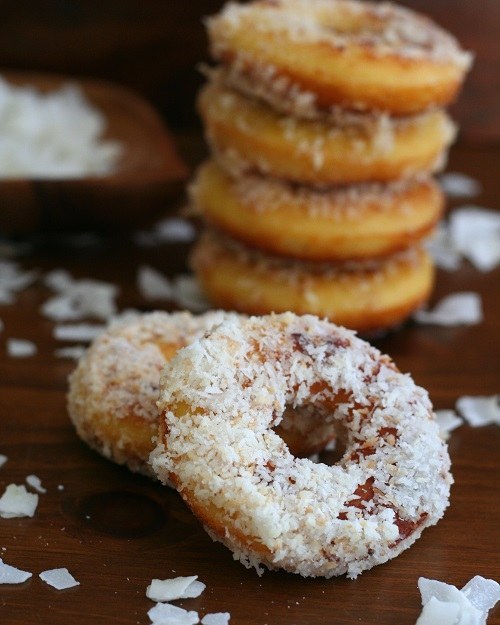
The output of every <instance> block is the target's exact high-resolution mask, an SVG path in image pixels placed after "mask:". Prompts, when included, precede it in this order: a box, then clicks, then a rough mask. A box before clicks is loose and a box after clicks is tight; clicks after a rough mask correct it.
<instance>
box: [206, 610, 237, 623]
mask: <svg viewBox="0 0 500 625" xmlns="http://www.w3.org/2000/svg"><path fill="white" fill-rule="evenodd" d="M230 618H231V615H230V614H229V612H214V613H213V614H205V616H204V617H203V618H202V619H201V625H229V620H230Z"/></svg>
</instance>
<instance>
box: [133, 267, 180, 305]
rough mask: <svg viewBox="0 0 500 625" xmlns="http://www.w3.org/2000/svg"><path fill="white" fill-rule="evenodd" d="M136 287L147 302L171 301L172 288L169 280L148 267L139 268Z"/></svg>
mask: <svg viewBox="0 0 500 625" xmlns="http://www.w3.org/2000/svg"><path fill="white" fill-rule="evenodd" d="M137 287H138V289H139V292H140V293H141V295H142V297H144V298H145V299H147V300H164V299H166V300H171V299H173V286H172V283H171V281H170V280H169V278H167V276H165V275H163V274H162V273H161V272H159V271H158V270H157V269H154V268H153V267H149V266H148V265H142V266H141V267H139V270H138V272H137Z"/></svg>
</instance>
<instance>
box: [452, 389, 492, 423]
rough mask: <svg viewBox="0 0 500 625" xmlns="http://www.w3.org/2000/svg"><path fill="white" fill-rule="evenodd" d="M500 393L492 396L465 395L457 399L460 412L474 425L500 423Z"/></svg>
mask: <svg viewBox="0 0 500 625" xmlns="http://www.w3.org/2000/svg"><path fill="white" fill-rule="evenodd" d="M499 400H500V395H492V396H491V397H481V396H476V397H474V396H470V395H464V396H463V397H460V398H459V399H458V400H457V403H456V408H457V410H458V412H459V414H460V415H461V416H462V417H463V418H464V419H465V420H466V421H467V423H468V424H469V425H471V426H472V427H480V426H483V425H490V424H497V425H500V402H499Z"/></svg>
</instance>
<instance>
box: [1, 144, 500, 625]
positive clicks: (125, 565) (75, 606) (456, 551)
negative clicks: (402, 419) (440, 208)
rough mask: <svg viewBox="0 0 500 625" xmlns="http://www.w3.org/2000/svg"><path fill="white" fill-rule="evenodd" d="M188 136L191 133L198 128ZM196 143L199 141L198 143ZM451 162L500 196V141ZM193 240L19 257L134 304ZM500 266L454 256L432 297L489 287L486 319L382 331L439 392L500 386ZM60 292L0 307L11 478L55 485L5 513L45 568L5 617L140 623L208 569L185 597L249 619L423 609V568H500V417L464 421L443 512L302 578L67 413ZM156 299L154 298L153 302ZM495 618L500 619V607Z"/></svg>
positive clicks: (448, 397)
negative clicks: (56, 313) (143, 280)
mask: <svg viewBox="0 0 500 625" xmlns="http://www.w3.org/2000/svg"><path fill="white" fill-rule="evenodd" d="M186 145H187V144H186ZM184 147H186V146H184ZM450 169H452V170H458V171H462V172H465V173H468V174H470V175H472V176H473V177H475V178H477V179H479V180H480V181H481V182H482V184H483V187H484V192H483V195H482V197H479V198H478V199H477V203H479V204H483V205H485V206H488V207H498V206H499V202H500V185H499V179H500V176H499V174H498V172H499V171H500V149H498V148H494V147H490V148H485V149H480V148H465V147H462V148H456V149H455V150H454V151H453V154H452V159H451V164H450ZM188 247H189V246H188V245H180V244H175V245H164V246H162V247H160V248H139V247H137V246H135V245H134V243H133V242H132V238H131V237H130V236H129V235H128V234H123V235H121V236H120V237H116V238H114V239H112V238H105V239H103V240H102V241H101V243H100V244H97V245H93V246H89V247H84V248H81V249H79V250H78V252H77V253H75V250H74V248H72V247H69V246H67V245H64V244H63V243H62V242H61V241H60V240H57V239H52V240H51V241H45V242H44V243H43V244H39V245H37V246H36V248H35V249H34V251H33V252H32V253H30V254H28V255H26V256H25V257H23V258H22V259H20V262H21V264H22V266H23V267H24V268H26V269H29V268H37V269H38V270H39V271H40V272H41V274H43V273H44V272H47V271H48V270H50V269H54V268H61V267H64V268H65V269H67V270H68V271H69V272H71V274H72V275H73V276H74V277H76V278H83V277H92V278H95V279H99V280H106V281H111V282H114V283H116V284H118V285H119V286H120V289H121V290H120V296H119V298H118V304H119V307H120V309H124V308H128V307H134V308H138V309H140V310H149V309H151V307H152V305H151V303H148V302H146V301H144V300H143V299H142V298H141V296H140V294H139V291H138V289H137V286H136V281H135V280H136V271H137V268H138V266H139V265H141V264H149V265H152V266H154V267H156V268H158V269H159V270H161V271H164V272H166V273H168V274H170V275H173V274H175V273H178V272H181V271H185V270H186V266H185V262H186V252H187V250H188ZM499 278H500V270H499V269H497V270H495V271H492V272H489V273H484V274H483V273H479V272H478V271H476V270H475V269H473V268H472V267H471V266H469V265H467V264H465V265H464V266H463V268H462V269H460V270H459V271H456V272H450V273H449V272H439V275H438V281H437V286H436V290H435V293H434V297H433V301H436V300H438V299H439V298H440V297H442V296H444V295H445V294H448V293H452V292H456V291H462V290H473V291H477V292H479V293H480V294H481V296H482V298H483V303H484V312H485V320H484V322H483V323H481V324H480V325H477V326H472V327H457V328H438V327H435V326H417V325H414V324H412V323H410V324H408V325H406V326H405V327H404V328H402V329H400V330H399V331H397V332H395V333H393V334H390V335H389V336H387V337H385V338H384V339H381V340H379V341H377V345H378V346H379V347H380V348H381V349H382V350H384V351H387V352H388V353H389V354H390V355H391V356H393V357H394V359H395V360H396V362H397V363H398V365H399V366H400V368H402V369H403V370H405V371H410V372H411V373H412V374H413V376H414V378H415V380H416V381H417V383H419V384H421V385H423V386H424V387H426V388H427V389H428V390H429V391H430V395H431V397H432V399H433V401H434V404H435V407H436V408H439V409H441V408H452V407H453V406H454V403H455V400H456V399H457V398H458V397H459V396H460V395H463V394H471V395H491V394H493V393H497V392H498V391H499V390H500V384H499V383H500V364H499V356H498V353H499V339H500V317H499V315H498V310H499V309H500V290H499V288H498V286H499ZM49 294H50V292H49V291H48V290H47V288H46V287H44V286H43V284H42V281H41V280H39V281H38V282H37V283H35V284H34V285H33V286H31V287H29V288H27V289H26V290H24V291H23V292H22V293H20V294H19V296H18V298H17V301H16V303H15V304H13V305H11V306H1V307H0V318H1V319H2V320H3V321H4V324H5V328H4V330H3V332H2V333H1V334H0V453H2V454H5V455H6V456H8V461H7V463H6V464H5V465H4V466H3V467H2V468H1V469H0V491H1V492H3V490H4V488H5V486H6V485H7V484H10V483H12V482H14V483H16V484H22V483H24V481H25V477H26V476H27V475H29V474H36V475H37V476H38V477H40V479H41V480H42V484H43V485H44V486H45V487H46V488H47V493H46V494H42V495H40V502H39V506H38V509H37V511H36V513H35V516H34V517H33V518H29V519H11V520H6V519H0V549H1V551H0V557H2V558H3V559H4V561H5V562H7V563H9V564H11V565H14V566H17V567H19V568H21V569H24V570H28V571H32V572H33V573H34V575H33V577H32V578H31V579H30V580H29V581H27V582H26V583H24V584H22V585H19V586H0V622H1V623H2V625H35V624H36V625H38V624H41V623H45V624H50V625H68V624H71V625H83V624H90V623H92V625H98V624H101V623H102V624H103V625H104V624H105V625H109V624H110V623H113V624H117V625H118V624H123V625H135V624H136V623H137V624H141V625H142V624H146V623H148V622H149V620H148V617H147V611H148V609H149V608H151V607H152V605H153V603H152V602H151V601H149V600H148V599H147V598H146V596H145V590H146V586H147V585H148V583H149V582H150V580H151V579H152V578H168V577H174V576H176V575H193V574H195V575H198V576H199V579H200V580H202V581H203V582H204V583H206V585H207V588H206V590H205V592H204V593H203V595H202V596H201V597H199V598H198V599H192V600H185V601H183V602H180V603H181V605H183V606H184V607H187V608H189V609H194V610H197V611H199V612H200V615H203V614H205V613H207V612H217V611H223V612H225V611H228V612H230V613H231V623H232V624H235V625H266V624H267V625H294V624H295V625H323V624H330V623H331V624H335V625H355V624H358V623H363V624H364V625H369V624H372V623H373V624H375V623H377V624H378V625H382V624H383V625H389V624H392V625H413V624H414V623H415V620H416V618H417V616H418V614H419V612H420V609H421V607H420V595H419V592H418V590H417V579H418V577H419V576H425V577H429V578H434V579H439V580H443V581H446V582H448V583H451V584H454V585H456V586H458V587H461V586H462V585H464V584H465V583H466V582H467V581H468V580H469V579H470V578H471V577H472V576H474V575H476V574H479V575H483V576H484V577H490V578H496V579H500V564H499V562H500V561H499V557H498V556H499V553H498V547H499V539H498V518H499V517H500V499H499V491H500V488H499V483H500V479H499V478H500V475H499V471H498V450H499V442H500V429H499V428H498V427H497V426H489V427H482V428H475V429H473V428H471V427H468V426H466V425H464V426H462V427H460V428H459V429H458V430H456V431H455V432H453V434H452V437H451V440H450V443H449V446H450V453H451V457H452V462H453V473H454V477H455V485H454V487H453V490H452V498H451V506H450V508H449V510H448V511H447V513H446V515H445V517H444V519H443V520H442V521H441V522H440V523H439V524H438V525H437V526H436V527H433V528H430V529H427V530H426V531H425V532H424V534H423V536H422V538H421V539H420V540H419V541H417V543H416V544H415V545H414V546H413V547H411V548H410V549H409V550H407V551H406V552H404V553H403V554H402V555H401V556H399V557H398V558H396V559H395V560H393V561H391V562H389V563H387V564H384V565H382V566H378V567H376V568H375V569H372V570H371V571H368V572H365V573H363V574H362V575H361V576H360V577H359V578H358V579H357V580H355V581H350V580H346V579H345V578H339V579H332V580H323V579H316V580H313V579H303V578H300V577H298V576H294V575H291V574H285V573H279V572H266V573H265V574H264V575H263V576H262V577H258V576H257V575H256V573H255V571H253V570H246V569H245V568H244V567H243V566H242V565H241V564H239V563H237V562H235V561H233V559H232V556H231V553H230V552H229V551H228V550H227V549H226V548H224V547H223V546H221V545H219V544H217V543H213V542H212V541H211V539H210V538H209V537H208V536H207V535H206V534H205V532H204V531H203V529H202V528H201V527H200V525H199V523H198V522H197V521H196V519H195V518H194V517H193V516H192V515H191V513H190V512H189V511H188V510H187V509H186V507H185V506H184V504H183V503H182V501H181V500H180V497H179V496H178V495H177V494H176V493H175V492H173V491H171V490H169V489H167V488H164V487H161V486H160V485H158V484H156V483H154V482H152V481H149V480H148V479H146V478H143V477H140V476H137V475H132V474H130V473H129V472H128V471H127V470H126V469H124V468H121V467H118V466H115V465H113V464H110V463H108V462H107V461H106V460H104V459H102V458H101V457H99V456H98V455H97V454H95V453H94V452H92V451H91V450H90V449H88V448H87V447H86V446H85V445H84V444H83V443H81V442H80V440H79V439H78V438H77V437H76V435H75V433H74V431H73V428H72V426H71V424H70V422H69V420H68V417H67V413H66V403H65V393H66V389H67V381H66V380H67V376H68V374H69V373H70V371H71V370H72V368H73V367H74V363H73V362H72V361H69V360H62V359H60V358H56V357H55V355H54V350H55V349H56V348H57V347H60V346H61V344H60V342H57V341H56V340H55V339H54V338H53V336H52V331H53V327H54V323H53V322H52V321H50V320H48V319H46V318H45V317H43V316H42V315H41V314H40V312H39V307H40V305H41V304H42V303H43V302H44V301H45V300H46V299H47V298H48V296H49ZM153 306H154V305H153ZM8 337H22V338H26V339H30V340H33V341H34V342H35V343H36V344H37V346H38V353H37V354H36V355H35V356H33V357H30V358H25V359H14V358H11V357H9V356H7V355H6V350H5V341H6V339H7V338H8ZM56 567H67V568H68V569H69V570H70V571H71V573H72V574H73V575H74V576H75V577H76V578H77V579H78V580H79V581H80V585H79V586H77V587H76V588H73V589H69V590H65V591H56V590H54V589H53V588H51V587H49V586H47V585H46V584H44V583H43V582H42V581H41V580H40V579H38V576H37V573H38V572H40V571H42V570H44V569H50V568H56ZM488 623H489V625H495V624H496V625H498V624H499V623H500V610H499V609H497V610H496V612H493V613H492V614H491V615H490V619H489V621H488Z"/></svg>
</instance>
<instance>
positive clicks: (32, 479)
mask: <svg viewBox="0 0 500 625" xmlns="http://www.w3.org/2000/svg"><path fill="white" fill-rule="evenodd" d="M26 484H28V486H31V488H33V489H34V490H36V491H37V492H38V493H42V494H44V493H46V492H47V489H46V488H44V487H43V486H42V481H41V480H40V478H39V477H38V476H37V475H27V476H26Z"/></svg>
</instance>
